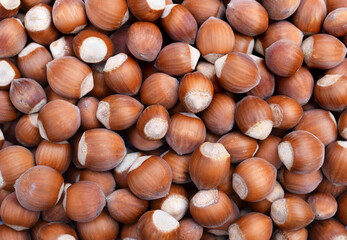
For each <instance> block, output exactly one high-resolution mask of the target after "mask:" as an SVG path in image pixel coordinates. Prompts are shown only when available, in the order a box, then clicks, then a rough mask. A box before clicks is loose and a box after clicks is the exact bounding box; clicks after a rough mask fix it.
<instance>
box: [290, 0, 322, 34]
mask: <svg viewBox="0 0 347 240" xmlns="http://www.w3.org/2000/svg"><path fill="white" fill-rule="evenodd" d="M326 15H327V7H326V2H325V1H324V0H301V2H300V5H299V7H298V8H297V10H296V11H295V13H294V14H293V15H292V22H293V23H294V25H295V26H297V27H298V28H299V29H300V30H301V31H302V32H303V33H304V34H305V35H311V34H314V33H318V32H320V30H321V27H322V24H323V21H324V19H325V16H326Z"/></svg>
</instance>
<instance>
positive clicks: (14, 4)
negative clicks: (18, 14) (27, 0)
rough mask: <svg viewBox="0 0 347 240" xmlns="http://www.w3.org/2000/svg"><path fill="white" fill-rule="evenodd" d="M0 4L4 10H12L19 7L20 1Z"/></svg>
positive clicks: (8, 1) (10, 0)
mask: <svg viewBox="0 0 347 240" xmlns="http://www.w3.org/2000/svg"><path fill="white" fill-rule="evenodd" d="M0 4H1V5H2V6H3V7H4V8H5V9H6V10H14V9H16V8H18V7H19V6H20V0H0Z"/></svg>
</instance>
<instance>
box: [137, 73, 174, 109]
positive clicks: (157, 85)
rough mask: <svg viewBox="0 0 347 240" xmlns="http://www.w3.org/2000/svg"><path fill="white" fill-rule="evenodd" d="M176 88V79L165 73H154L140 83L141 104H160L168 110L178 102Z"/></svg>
mask: <svg viewBox="0 0 347 240" xmlns="http://www.w3.org/2000/svg"><path fill="white" fill-rule="evenodd" d="M178 86H179V83H178V81H177V79H176V78H173V77H171V76H169V75H167V74H165V73H154V74H152V75H150V76H149V77H148V78H146V79H145V80H144V81H143V83H142V86H141V90H140V97H141V102H142V103H143V104H144V105H153V104H160V105H162V106H163V107H165V108H166V109H170V108H172V107H173V106H174V105H175V104H176V102H177V100H178Z"/></svg>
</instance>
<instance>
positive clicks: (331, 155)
mask: <svg viewBox="0 0 347 240" xmlns="http://www.w3.org/2000/svg"><path fill="white" fill-rule="evenodd" d="M346 154H347V141H335V142H333V143H331V144H330V145H329V146H328V147H327V148H326V153H325V161H324V164H323V167H322V170H323V173H324V175H325V176H326V177H327V178H328V179H329V180H330V181H331V182H332V183H334V184H340V185H346V184H347V176H346V174H344V172H345V171H347V162H346V160H345V159H346V158H345V156H346Z"/></svg>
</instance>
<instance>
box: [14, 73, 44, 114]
mask: <svg viewBox="0 0 347 240" xmlns="http://www.w3.org/2000/svg"><path fill="white" fill-rule="evenodd" d="M10 99H11V102H12V104H13V105H14V106H15V107H16V108H17V109H18V110H19V111H21V112H23V113H26V114H32V113H37V112H39V111H40V110H41V108H42V107H43V106H44V105H45V104H46V103H47V98H46V93H45V91H44V90H43V88H42V87H41V85H40V84H39V83H37V82H36V81H35V80H32V79H29V78H19V79H15V80H13V81H12V83H11V87H10Z"/></svg>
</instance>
